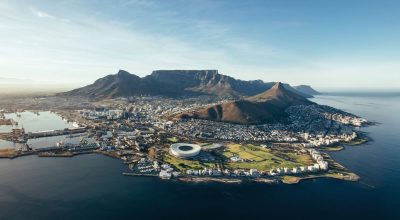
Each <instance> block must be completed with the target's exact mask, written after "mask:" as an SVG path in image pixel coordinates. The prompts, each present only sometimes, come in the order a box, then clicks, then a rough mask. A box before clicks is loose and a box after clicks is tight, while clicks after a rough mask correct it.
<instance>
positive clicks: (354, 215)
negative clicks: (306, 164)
mask: <svg viewBox="0 0 400 220" xmlns="http://www.w3.org/2000/svg"><path fill="white" fill-rule="evenodd" d="M313 101H315V102H317V103H319V104H327V105H330V106H333V107H336V108H340V109H343V110H346V111H349V112H352V113H355V114H357V115H360V116H362V117H365V118H367V119H368V120H372V121H376V122H379V124H378V125H375V126H371V127H367V128H364V129H363V131H365V132H367V133H368V135H369V136H370V137H371V138H372V139H373V140H372V141H371V142H369V143H367V144H365V145H362V146H346V150H345V151H341V152H336V153H332V156H333V157H334V158H335V159H336V160H337V161H339V162H340V163H341V164H343V165H345V166H346V167H348V168H349V169H350V170H352V171H354V172H355V173H357V174H358V175H360V177H361V180H360V181H359V182H346V181H340V180H333V179H316V180H308V181H303V182H301V183H299V184H295V185H284V184H280V185H267V184H254V183H245V184H238V185H235V184H234V185H227V184H216V183H211V184H187V183H179V182H173V181H162V180H160V179H158V178H145V177H144V178H138V177H125V176H122V175H121V173H122V172H123V171H125V170H126V165H124V164H123V163H122V162H121V161H120V160H116V159H112V158H109V157H105V156H101V155H93V154H92V155H81V156H77V157H73V158H38V157H36V156H29V157H22V158H17V159H13V160H8V159H5V160H0V219H400V211H399V208H398V207H399V205H400V144H399V143H400V129H399V128H398V126H399V125H400V117H399V113H400V97H393V96H392V97H352V96H319V97H317V98H314V99H313Z"/></svg>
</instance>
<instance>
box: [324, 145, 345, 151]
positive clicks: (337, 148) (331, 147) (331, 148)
mask: <svg viewBox="0 0 400 220" xmlns="http://www.w3.org/2000/svg"><path fill="white" fill-rule="evenodd" d="M343 149H344V147H343V146H341V145H335V146H329V147H322V148H321V150H325V151H341V150H343Z"/></svg>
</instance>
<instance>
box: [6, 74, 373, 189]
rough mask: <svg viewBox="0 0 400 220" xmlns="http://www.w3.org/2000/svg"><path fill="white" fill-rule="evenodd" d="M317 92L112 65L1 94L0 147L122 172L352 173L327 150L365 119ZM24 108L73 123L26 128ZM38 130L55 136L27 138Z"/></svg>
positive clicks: (226, 178)
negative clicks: (106, 71) (28, 91)
mask: <svg viewBox="0 0 400 220" xmlns="http://www.w3.org/2000/svg"><path fill="white" fill-rule="evenodd" d="M316 94H318V92H317V91H315V90H313V89H312V88H311V87H309V86H297V87H291V86H290V85H288V84H283V83H281V82H270V83H265V82H262V81H241V80H236V79H234V78H232V77H229V76H226V75H222V74H219V73H218V71H217V70H167V71H165V70H158V71H154V72H153V73H152V74H151V75H149V76H146V77H144V78H140V77H138V76H136V75H133V74H130V73H128V72H126V71H124V70H119V71H118V73H116V74H112V75H108V76H106V77H104V78H101V79H99V80H96V81H95V82H94V83H93V84H91V85H88V86H85V87H82V88H78V89H75V90H71V91H68V92H64V93H58V94H56V95H55V96H49V97H36V98H34V99H33V100H32V99H30V98H29V100H28V99H27V98H19V99H15V98H13V99H12V100H2V103H1V104H2V106H1V107H2V110H1V111H2V112H1V114H2V115H1V117H2V119H1V123H2V125H11V126H13V127H12V129H11V131H9V132H4V133H1V134H0V137H1V138H2V139H3V140H4V141H8V142H9V143H10V146H11V145H12V144H11V143H17V144H18V147H15V148H5V149H2V150H1V154H0V156H1V157H2V158H15V157H21V156H26V155H31V154H37V155H38V156H39V157H72V156H75V155H79V154H88V153H100V154H104V155H107V156H111V157H115V158H118V159H121V160H123V161H124V162H125V163H126V165H127V166H128V167H129V170H130V171H129V172H124V173H123V175H129V176H154V177H159V178H162V179H177V180H181V181H194V182H202V181H220V182H227V183H230V182H241V181H257V182H260V181H261V182H266V183H275V182H283V183H296V182H298V181H299V180H301V179H308V178H318V177H331V178H337V179H342V180H349V181H356V180H358V176H357V175H356V174H354V173H352V172H351V171H349V170H347V169H346V168H345V167H343V166H342V165H340V164H339V163H337V162H336V161H334V160H333V159H332V158H330V157H329V155H328V154H327V153H326V152H329V151H339V150H342V149H343V147H342V146H341V145H342V144H343V143H346V144H351V145H357V144H362V143H364V142H366V141H367V140H368V137H367V136H366V135H365V134H363V133H362V132H360V131H359V128H360V127H362V126H367V125H369V124H371V123H369V122H368V121H367V120H366V119H364V118H361V117H359V116H356V115H354V114H351V113H348V112H344V111H342V110H339V109H335V108H333V107H330V106H325V105H318V104H316V103H314V102H311V101H309V100H308V99H307V98H309V97H312V96H313V95H316ZM24 112H34V113H36V114H37V115H40V114H41V113H42V112H45V114H49V113H48V112H51V113H52V114H56V115H58V116H59V117H60V118H62V120H64V121H67V122H71V123H72V126H71V127H67V128H64V129H51V130H43V131H42V130H38V131H36V130H35V131H34V130H32V131H26V130H25V128H24V127H23V124H21V126H18V125H19V124H18V123H19V122H18V121H19V120H18V119H19V118H21V117H23V116H21V115H22V114H23V113H24ZM13 116H16V119H15V120H14V119H13ZM37 118H38V119H36V120H41V119H40V117H37ZM39 123H41V122H40V121H39ZM43 123H47V122H43ZM43 137H56V138H54V141H53V142H49V143H48V145H47V146H37V147H34V146H31V144H30V142H31V140H35V139H40V138H43ZM77 138H78V139H79V141H76V139H77Z"/></svg>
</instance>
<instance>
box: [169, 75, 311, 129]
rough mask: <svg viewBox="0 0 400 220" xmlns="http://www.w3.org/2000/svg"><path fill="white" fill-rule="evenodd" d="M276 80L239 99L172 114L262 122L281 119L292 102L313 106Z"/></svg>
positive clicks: (215, 119)
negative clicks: (265, 88)
mask: <svg viewBox="0 0 400 220" xmlns="http://www.w3.org/2000/svg"><path fill="white" fill-rule="evenodd" d="M313 104H315V103H313V102H311V101H309V100H308V99H306V98H305V97H302V96H300V95H298V94H296V93H294V92H292V91H290V90H288V89H286V88H285V87H284V86H283V84H282V83H280V82H277V83H275V85H274V86H273V87H272V88H270V89H269V90H267V91H265V92H263V93H260V94H257V95H255V96H251V97H248V98H245V99H241V100H238V101H232V102H227V103H222V104H217V105H214V106H211V107H206V108H201V109H197V110H194V111H191V112H185V113H182V114H179V115H177V116H173V119H175V120H182V119H190V118H194V119H204V120H210V121H220V122H228V123H236V124H264V123H274V122H279V121H282V120H283V119H284V118H286V117H287V114H286V113H285V109H286V108H288V107H290V106H293V105H313Z"/></svg>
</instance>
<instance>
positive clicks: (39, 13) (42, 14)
mask: <svg viewBox="0 0 400 220" xmlns="http://www.w3.org/2000/svg"><path fill="white" fill-rule="evenodd" d="M29 10H30V11H31V12H32V14H34V15H35V16H37V17H39V18H55V16H53V15H51V14H48V13H46V12H44V11H40V10H37V9H36V8H34V7H30V8H29Z"/></svg>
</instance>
